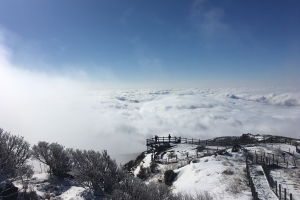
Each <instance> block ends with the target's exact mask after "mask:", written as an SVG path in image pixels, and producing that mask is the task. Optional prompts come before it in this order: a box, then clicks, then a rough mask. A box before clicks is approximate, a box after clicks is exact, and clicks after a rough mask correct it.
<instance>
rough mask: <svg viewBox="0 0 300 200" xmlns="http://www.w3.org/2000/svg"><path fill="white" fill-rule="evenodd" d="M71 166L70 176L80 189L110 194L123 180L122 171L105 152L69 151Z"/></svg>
mask: <svg viewBox="0 0 300 200" xmlns="http://www.w3.org/2000/svg"><path fill="white" fill-rule="evenodd" d="M69 152H70V154H71V157H72V161H73V166H72V175H73V176H74V178H75V181H76V182H77V183H78V184H79V185H80V186H82V187H85V188H86V187H88V188H91V189H92V190H94V191H95V192H97V191H99V192H100V191H102V190H103V191H104V192H105V193H108V194H110V193H111V192H112V191H113V190H114V188H115V187H116V186H117V184H118V183H119V182H120V181H121V180H122V178H123V175H124V173H123V171H121V169H120V168H119V167H118V165H117V163H116V161H115V160H112V159H111V158H110V156H109V155H108V154H107V151H106V150H103V151H102V152H98V151H97V152H96V151H93V150H89V151H86V150H79V149H76V150H69Z"/></svg>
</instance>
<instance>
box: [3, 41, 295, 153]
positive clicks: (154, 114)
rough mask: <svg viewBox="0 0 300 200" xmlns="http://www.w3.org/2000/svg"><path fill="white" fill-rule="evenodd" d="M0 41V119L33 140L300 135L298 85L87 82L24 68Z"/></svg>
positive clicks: (107, 143) (82, 142)
mask: <svg viewBox="0 0 300 200" xmlns="http://www.w3.org/2000/svg"><path fill="white" fill-rule="evenodd" d="M10 57H11V53H10V51H9V50H8V49H7V48H6V47H5V46H4V45H2V44H1V45H0V94H1V98H0V127H1V128H3V129H4V130H6V131H11V132H12V133H13V134H17V135H22V136H24V137H25V139H26V140H28V141H29V142H30V143H31V144H36V143H37V142H38V141H48V142H58V143H61V144H63V145H65V146H66V147H74V148H82V149H95V150H102V149H108V151H109V152H110V153H132V152H139V151H143V150H145V149H146V146H145V143H146V138H150V137H153V136H154V135H159V136H167V135H168V134H171V135H172V136H182V137H188V138H197V139H207V138H212V137H216V136H225V135H241V134H243V133H248V132H250V133H254V134H258V133H259V134H278V135H285V136H290V137H298V138H299V136H298V135H299V130H300V124H299V121H300V93H299V90H296V89H291V88H229V89H224V88H223V89H218V88H214V89H205V88H203V89H202V88H201V89H197V88H192V89H172V90H161V89H159V90H150V89H149V90H141V89H139V90H92V89H91V88H92V87H91V85H93V84H96V83H93V82H92V83H91V82H80V81H77V80H76V79H73V78H70V77H66V76H59V75H54V74H52V75H48V74H43V73H40V72H39V73H37V72H34V71H28V70H24V69H22V68H19V67H18V66H15V65H13V64H12V63H11V62H10Z"/></svg>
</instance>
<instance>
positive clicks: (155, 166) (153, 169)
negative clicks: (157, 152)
mask: <svg viewBox="0 0 300 200" xmlns="http://www.w3.org/2000/svg"><path fill="white" fill-rule="evenodd" d="M150 171H151V173H156V172H158V171H159V170H158V164H157V163H155V162H153V163H151V164H150Z"/></svg>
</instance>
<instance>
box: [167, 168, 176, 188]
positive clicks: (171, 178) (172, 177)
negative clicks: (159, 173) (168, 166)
mask: <svg viewBox="0 0 300 200" xmlns="http://www.w3.org/2000/svg"><path fill="white" fill-rule="evenodd" d="M164 175H165V176H164V179H165V184H166V185H168V186H171V185H172V183H173V181H174V180H175V178H176V176H177V174H176V173H175V172H174V171H173V170H168V171H166V172H165V174H164Z"/></svg>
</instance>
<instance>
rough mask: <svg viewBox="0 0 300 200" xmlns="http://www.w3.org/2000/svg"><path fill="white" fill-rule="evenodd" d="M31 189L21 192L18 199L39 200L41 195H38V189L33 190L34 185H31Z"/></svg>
mask: <svg viewBox="0 0 300 200" xmlns="http://www.w3.org/2000/svg"><path fill="white" fill-rule="evenodd" d="M29 188H30V189H29V191H28V192H27V191H26V190H24V191H22V192H19V195H18V199H19V200H39V199H40V197H39V196H38V195H37V193H36V191H34V190H33V188H32V187H29Z"/></svg>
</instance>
